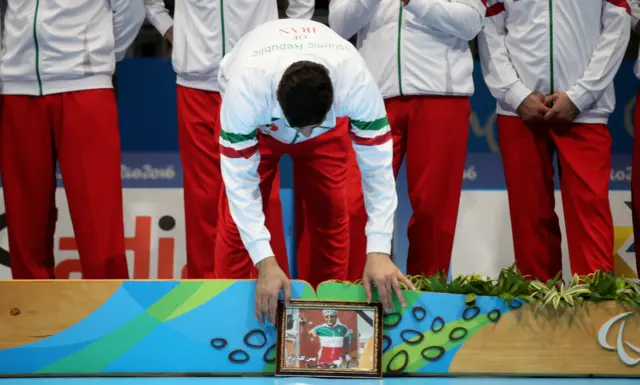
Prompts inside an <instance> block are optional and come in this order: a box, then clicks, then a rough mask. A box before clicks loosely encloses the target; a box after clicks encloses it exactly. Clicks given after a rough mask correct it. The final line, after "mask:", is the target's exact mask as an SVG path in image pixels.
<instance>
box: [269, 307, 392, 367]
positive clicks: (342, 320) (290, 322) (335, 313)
mask: <svg viewBox="0 0 640 385" xmlns="http://www.w3.org/2000/svg"><path fill="white" fill-rule="evenodd" d="M278 325H279V327H278V345H279V346H278V357H277V363H278V365H277V368H276V374H278V375H296V374H297V375H300V374H303V375H305V376H308V375H314V372H315V373H317V375H318V376H341V377H351V376H362V377H371V376H377V372H378V371H380V372H381V369H380V359H381V343H380V341H381V339H382V310H381V307H380V306H377V305H376V304H367V303H348V302H347V303H331V302H329V303H327V302H320V301H292V303H291V304H290V305H289V306H288V307H286V308H285V306H284V305H283V304H281V305H280V307H279V311H278Z"/></svg>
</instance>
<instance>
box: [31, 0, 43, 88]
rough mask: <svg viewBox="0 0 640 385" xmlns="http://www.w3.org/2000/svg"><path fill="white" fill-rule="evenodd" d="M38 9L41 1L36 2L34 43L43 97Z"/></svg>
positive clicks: (39, 85)
mask: <svg viewBox="0 0 640 385" xmlns="http://www.w3.org/2000/svg"><path fill="white" fill-rule="evenodd" d="M38 8H40V0H36V10H35V13H34V14H33V42H34V45H35V48H36V77H37V78H38V91H39V93H40V96H42V79H41V78H40V47H39V45H38V35H37V33H38V27H37V25H38Z"/></svg>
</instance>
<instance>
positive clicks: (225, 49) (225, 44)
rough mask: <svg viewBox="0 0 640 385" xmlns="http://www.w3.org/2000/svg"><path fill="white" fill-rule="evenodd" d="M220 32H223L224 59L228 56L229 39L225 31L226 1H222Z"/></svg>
mask: <svg viewBox="0 0 640 385" xmlns="http://www.w3.org/2000/svg"><path fill="white" fill-rule="evenodd" d="M220 31H222V57H224V55H226V54H227V37H226V31H225V30H224V0H220Z"/></svg>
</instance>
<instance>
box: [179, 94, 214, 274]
mask: <svg viewBox="0 0 640 385" xmlns="http://www.w3.org/2000/svg"><path fill="white" fill-rule="evenodd" d="M177 103H178V105H177V107H178V111H177V112H178V142H179V145H180V158H181V161H182V167H183V172H184V174H183V175H184V180H183V186H184V215H185V232H186V241H187V277H188V278H191V279H202V278H212V277H213V275H214V253H215V244H216V233H217V230H216V228H217V226H218V204H219V200H220V193H221V191H222V188H223V187H222V176H221V174H220V148H219V144H218V138H219V137H220V122H219V116H220V106H221V103H222V99H221V97H220V94H219V93H217V92H211V91H203V90H198V89H194V88H188V87H183V86H180V85H178V87H177Z"/></svg>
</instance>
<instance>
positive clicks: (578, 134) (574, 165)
mask: <svg viewBox="0 0 640 385" xmlns="http://www.w3.org/2000/svg"><path fill="white" fill-rule="evenodd" d="M498 135H499V140H500V153H501V155H502V158H503V163H504V176H505V181H506V184H507V191H508V194H509V210H510V215H511V227H512V231H513V243H514V249H515V258H516V264H517V267H518V269H519V270H520V271H521V272H522V273H523V274H525V275H530V276H532V277H533V278H537V279H540V280H543V281H544V280H548V279H551V278H553V277H554V276H555V275H556V274H557V273H558V272H560V271H562V251H561V247H560V242H561V233H560V225H559V222H558V217H557V215H556V213H555V211H554V208H555V198H554V184H553V175H554V170H553V155H554V153H555V152H557V153H558V163H559V175H560V189H561V191H562V204H563V211H564V218H565V225H566V233H567V243H568V245H569V256H570V260H571V269H572V272H573V273H574V274H580V275H586V274H590V273H592V272H594V271H596V270H603V271H607V272H608V271H612V270H613V219H612V215H611V207H610V205H609V179H610V174H611V135H610V133H609V129H608V127H607V125H605V124H572V125H568V126H553V125H546V124H542V125H531V126H527V125H525V124H524V123H523V122H522V120H521V119H520V118H518V117H512V116H499V117H498Z"/></svg>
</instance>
